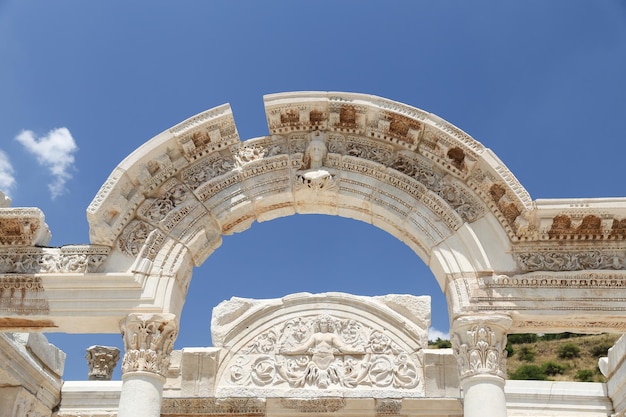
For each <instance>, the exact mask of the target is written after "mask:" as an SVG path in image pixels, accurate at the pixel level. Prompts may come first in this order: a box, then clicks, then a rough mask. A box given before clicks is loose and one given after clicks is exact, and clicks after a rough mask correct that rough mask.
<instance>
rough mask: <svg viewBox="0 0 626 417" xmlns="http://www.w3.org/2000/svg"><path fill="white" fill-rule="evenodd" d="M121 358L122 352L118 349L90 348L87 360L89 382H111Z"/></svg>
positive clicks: (86, 356)
mask: <svg viewBox="0 0 626 417" xmlns="http://www.w3.org/2000/svg"><path fill="white" fill-rule="evenodd" d="M119 358H120V350H119V349H118V348H116V347H111V346H90V347H88V348H87V354H86V355H85V359H87V364H88V365H89V374H88V376H89V380H90V381H92V380H97V381H110V380H111V377H112V376H113V370H114V369H115V366H116V365H117V361H118V360H119Z"/></svg>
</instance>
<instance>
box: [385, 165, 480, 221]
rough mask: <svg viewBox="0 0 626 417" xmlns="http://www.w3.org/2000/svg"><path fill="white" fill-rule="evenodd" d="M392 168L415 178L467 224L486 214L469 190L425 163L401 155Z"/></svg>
mask: <svg viewBox="0 0 626 417" xmlns="http://www.w3.org/2000/svg"><path fill="white" fill-rule="evenodd" d="M391 168H393V169H395V170H396V171H399V172H401V173H403V174H405V175H408V176H410V177H412V178H415V179H416V180H417V181H419V182H420V183H421V184H423V185H424V186H425V187H426V188H427V189H428V190H429V191H432V192H433V193H435V194H436V195H437V196H439V197H440V198H442V199H443V200H444V201H445V202H446V203H448V204H449V205H450V207H451V208H452V209H453V210H454V211H456V212H457V213H458V215H459V216H460V217H461V218H462V219H463V221H465V222H469V223H471V222H474V221H476V220H478V218H480V216H482V215H483V213H484V211H485V210H484V208H483V206H482V205H481V204H480V203H479V202H478V201H477V199H476V198H475V197H474V196H472V195H471V193H470V191H469V189H467V188H465V187H464V186H462V185H461V183H460V182H458V181H454V180H450V179H445V178H444V176H443V174H442V173H440V172H438V171H437V170H435V169H434V168H433V167H432V166H428V165H427V164H425V163H424V162H422V161H420V160H419V159H417V158H415V157H414V156H410V155H407V154H403V153H400V154H398V155H397V156H396V158H395V160H394V161H393V162H392V164H391Z"/></svg>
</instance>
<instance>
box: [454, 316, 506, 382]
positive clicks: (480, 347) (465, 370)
mask: <svg viewBox="0 0 626 417" xmlns="http://www.w3.org/2000/svg"><path fill="white" fill-rule="evenodd" d="M511 324H512V320H511V318H510V317H508V316H503V315H489V316H465V317H459V318H457V319H455V320H454V322H453V323H452V332H451V333H452V335H451V337H450V339H451V342H452V349H453V350H454V354H455V356H456V359H457V363H458V367H459V377H460V379H464V378H467V377H471V376H475V375H493V376H497V377H500V378H503V379H504V378H506V350H505V347H506V333H507V330H508V329H509V328H510V327H511Z"/></svg>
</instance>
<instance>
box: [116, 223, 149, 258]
mask: <svg viewBox="0 0 626 417" xmlns="http://www.w3.org/2000/svg"><path fill="white" fill-rule="evenodd" d="M153 230H154V226H152V225H150V224H149V223H146V222H144V221H141V220H132V221H131V222H130V223H129V224H128V226H126V227H125V228H124V230H123V231H122V234H121V235H120V237H119V239H118V240H117V245H118V247H119V249H120V250H121V251H122V252H124V253H125V254H127V255H130V256H132V257H136V256H137V255H139V253H140V252H141V249H142V247H143V245H144V243H146V239H148V235H149V234H150V232H152V231H153Z"/></svg>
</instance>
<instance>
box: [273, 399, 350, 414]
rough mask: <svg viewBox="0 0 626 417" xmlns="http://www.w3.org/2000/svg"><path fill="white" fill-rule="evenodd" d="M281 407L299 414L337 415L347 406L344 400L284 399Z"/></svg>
mask: <svg viewBox="0 0 626 417" xmlns="http://www.w3.org/2000/svg"><path fill="white" fill-rule="evenodd" d="M280 405H281V407H283V408H286V409H288V410H295V411H297V412H299V413H336V412H338V411H340V410H342V409H343V408H345V406H346V400H345V399H344V398H282V399H281V400H280Z"/></svg>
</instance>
